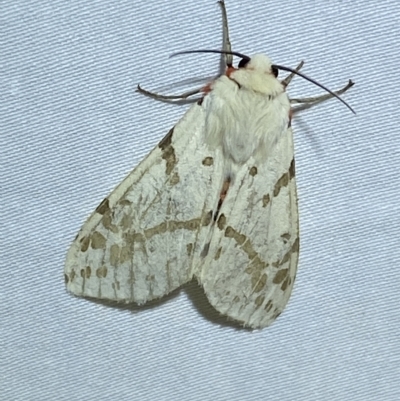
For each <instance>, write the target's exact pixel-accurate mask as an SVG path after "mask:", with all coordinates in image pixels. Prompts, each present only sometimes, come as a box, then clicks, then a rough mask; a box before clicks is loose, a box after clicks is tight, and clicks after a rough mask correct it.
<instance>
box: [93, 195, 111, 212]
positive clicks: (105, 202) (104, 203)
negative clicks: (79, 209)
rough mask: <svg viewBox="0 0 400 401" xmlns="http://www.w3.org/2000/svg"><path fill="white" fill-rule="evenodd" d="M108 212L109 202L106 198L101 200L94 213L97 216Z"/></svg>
mask: <svg viewBox="0 0 400 401" xmlns="http://www.w3.org/2000/svg"><path fill="white" fill-rule="evenodd" d="M109 210H110V202H109V200H108V198H105V199H103V200H102V202H101V203H100V205H99V206H97V208H96V212H97V213H99V214H104V213H106V212H108V211H109Z"/></svg>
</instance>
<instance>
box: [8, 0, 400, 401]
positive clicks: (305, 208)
mask: <svg viewBox="0 0 400 401" xmlns="http://www.w3.org/2000/svg"><path fill="white" fill-rule="evenodd" d="M227 9H228V17H229V22H230V30H231V39H232V43H233V48H234V50H236V51H239V52H243V53H247V54H250V55H251V54H252V53H254V52H265V53H267V54H268V55H269V56H270V57H271V58H272V59H273V60H274V61H275V62H276V63H279V64H283V65H288V66H293V67H294V66H296V64H297V63H298V62H299V61H300V60H305V62H306V65H305V67H304V69H303V71H304V73H306V74H308V75H310V76H311V77H313V78H315V79H317V80H319V81H320V82H321V83H323V84H325V85H327V86H328V87H330V88H332V89H337V88H339V87H341V86H342V85H344V84H345V83H346V82H347V80H348V79H349V78H351V79H353V80H354V81H355V82H356V86H355V87H354V88H353V89H351V91H350V92H349V93H348V94H346V95H345V96H344V98H345V99H346V101H348V102H349V103H350V104H351V105H352V106H353V107H354V108H355V110H356V111H357V115H356V116H354V115H352V114H351V112H349V110H347V109H346V108H345V107H344V106H343V105H342V104H341V103H340V102H338V101H336V100H331V101H329V102H326V103H325V104H323V105H320V106H317V107H314V108H312V109H310V110H307V111H305V112H304V113H302V114H299V115H297V117H296V121H295V123H294V128H295V145H296V167H297V178H298V188H299V198H300V201H299V202H300V203H299V206H300V224H301V234H302V235H301V257H300V264H299V272H298V276H297V281H296V284H295V289H294V292H293V294H292V298H291V300H290V302H289V305H288V307H287V309H286V310H285V312H284V313H283V314H282V315H281V317H279V318H278V320H277V321H276V322H275V323H274V324H273V325H272V326H271V327H270V328H267V329H264V330H262V331H256V332H249V331H246V330H241V329H237V328H235V327H233V326H231V325H229V324H227V323H226V320H225V319H220V318H218V317H217V316H216V314H215V313H214V312H213V311H212V310H210V308H209V306H208V305H207V303H206V301H205V298H204V295H203V294H202V291H201V289H200V288H198V286H197V285H196V284H191V285H189V286H186V287H184V288H183V289H182V290H181V291H180V292H177V293H174V294H172V295H171V296H170V297H167V299H165V300H162V301H161V302H159V303H157V304H156V305H153V306H151V307H145V308H132V310H130V309H123V308H121V309H118V308H115V307H107V306H104V305H102V304H97V303H93V302H89V301H86V300H82V299H77V298H73V297H71V296H70V295H68V294H67V293H66V291H65V288H64V282H63V265H64V259H65V254H66V251H67V249H68V247H69V245H70V243H71V241H72V239H73V238H74V236H75V234H76V233H77V231H78V230H79V228H80V226H81V225H82V224H83V222H84V220H85V219H86V217H87V216H88V215H89V214H90V213H91V212H92V210H93V209H94V208H95V207H96V206H97V205H98V203H99V202H100V201H101V200H102V199H103V198H104V197H105V196H106V195H107V194H108V193H109V191H111V190H112V189H113V187H114V186H115V185H117V184H118V183H119V182H120V181H121V180H122V179H123V178H124V177H125V175H126V174H127V173H128V172H129V171H130V170H131V169H132V168H133V167H134V166H135V165H136V164H137V163H138V162H139V161H140V160H141V159H142V158H143V157H144V156H145V155H146V153H147V152H148V151H150V150H151V148H152V147H153V146H154V145H155V144H157V142H158V141H159V140H160V139H161V138H162V137H163V136H164V135H165V134H166V132H167V131H168V130H169V129H170V128H171V127H172V125H173V124H174V123H175V122H177V121H178V120H179V118H180V116H182V115H183V113H184V112H185V110H186V109H187V108H188V106H182V105H181V106H177V105H168V104H164V103H161V102H156V101H154V100H151V99H148V98H146V97H143V96H141V95H139V94H138V93H135V87H136V84H137V83H141V84H142V85H143V86H144V87H146V88H148V89H153V90H160V89H163V88H164V89H165V88H166V89H168V90H165V92H168V91H169V92H171V89H172V90H173V89H176V92H181V90H182V89H183V88H182V87H179V88H176V86H175V87H174V85H173V84H176V83H179V82H181V81H182V80H185V79H189V78H192V79H193V78H196V77H207V76H210V75H213V74H215V73H216V72H217V67H218V57H217V56H213V55H190V56H181V57H180V58H175V59H172V60H169V59H168V56H169V55H170V54H171V53H173V52H175V51H179V50H187V49H195V48H220V46H221V16H220V10H219V8H218V6H217V4H216V2H215V1H214V0H203V1H199V0H186V1H183V0H169V1H167V0H164V1H163V0H155V1H152V2H150V1H145V0H121V1H109V0H97V1H90V2H89V1H86V2H85V1H82V0H71V1H61V0H54V1H52V2H43V1H37V0H35V1H30V2H27V1H23V0H13V1H3V2H2V5H1V38H2V39H1V54H2V55H1V64H2V67H1V70H2V71H1V88H0V89H1V90H0V96H1V102H0V107H1V115H0V124H1V138H0V149H1V221H0V224H1V248H0V249H1V259H0V263H1V271H0V295H1V299H0V346H1V357H0V399H1V400H13V401H14V400H18V401H19V400H40V401H46V400H58V401H61V400H68V401H73V400H88V401H89V400H96V401H99V400H107V401H110V400H119V401H121V400H145V401H147V400H201V401H203V400H213V401H217V400H218V401H220V400H229V401H231V400H241V401H242V400H280V401H286V400H288V401H289V400H290V401H293V400H304V401H310V400H329V401H333V400H341V401H342V400H360V401H365V400H368V401H369V400H385V401H392V400H393V401H394V400H399V399H400V383H399V379H400V334H399V333H400V308H399V304H400V272H399V268H400V241H399V228H400V189H399V188H400V179H399V168H400V134H399V129H398V127H399V123H400V118H399V114H400V113H399V109H398V108H399V87H400V85H399V82H400V68H399V65H400V58H399V48H400V47H399V44H400V39H399V38H400V36H399V35H400V29H399V21H400V2H398V1H397V0H386V1H385V0H384V1H361V0H358V1H357V0H356V1H354V0H342V1H340V0H332V1H329V2H328V1H322V0H319V1H311V0H299V1H278V0H268V1H265V0H253V1H246V2H245V1H239V0H227ZM319 93H321V91H320V89H319V88H317V87H314V86H313V85H311V84H309V83H307V82H305V81H303V80H302V79H300V78H296V79H295V81H294V82H293V84H292V85H291V88H290V94H291V95H292V97H293V96H295V97H298V96H299V95H303V96H309V95H313V94H319Z"/></svg>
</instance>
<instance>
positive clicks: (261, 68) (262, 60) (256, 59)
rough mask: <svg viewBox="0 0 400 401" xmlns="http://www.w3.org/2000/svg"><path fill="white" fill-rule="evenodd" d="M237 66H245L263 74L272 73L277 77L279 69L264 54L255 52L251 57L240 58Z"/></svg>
mask: <svg viewBox="0 0 400 401" xmlns="http://www.w3.org/2000/svg"><path fill="white" fill-rule="evenodd" d="M238 68H246V69H249V70H254V71H257V72H261V73H264V74H272V75H273V76H274V77H275V78H277V77H278V72H279V70H278V69H277V68H276V67H275V65H273V64H272V61H271V60H270V59H269V57H267V56H266V55H265V54H255V55H254V56H253V57H251V58H248V57H245V58H242V59H241V60H240V61H239V64H238Z"/></svg>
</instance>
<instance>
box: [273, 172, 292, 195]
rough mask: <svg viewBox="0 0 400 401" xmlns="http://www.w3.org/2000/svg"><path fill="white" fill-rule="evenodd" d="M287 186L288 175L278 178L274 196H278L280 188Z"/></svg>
mask: <svg viewBox="0 0 400 401" xmlns="http://www.w3.org/2000/svg"><path fill="white" fill-rule="evenodd" d="M288 184H289V173H288V172H287V173H285V174H283V175H282V176H281V178H279V180H278V181H277V182H276V184H275V188H274V196H278V195H279V192H280V190H281V188H283V187H286V186H287V185H288Z"/></svg>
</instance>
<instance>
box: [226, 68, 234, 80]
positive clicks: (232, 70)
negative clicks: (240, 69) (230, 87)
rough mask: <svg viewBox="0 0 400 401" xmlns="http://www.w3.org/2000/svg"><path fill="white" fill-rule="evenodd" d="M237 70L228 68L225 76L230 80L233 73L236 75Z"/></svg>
mask: <svg viewBox="0 0 400 401" xmlns="http://www.w3.org/2000/svg"><path fill="white" fill-rule="evenodd" d="M236 70H237V69H236V68H234V67H228V68H227V69H226V72H225V75H226V76H227V77H228V78H229V77H230V76H231V74H232V73H234V72H235V71H236Z"/></svg>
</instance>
